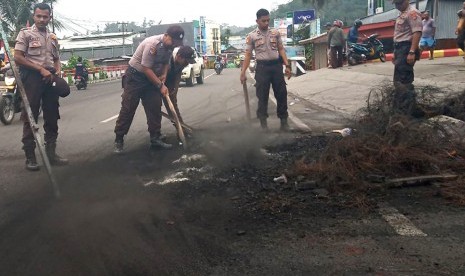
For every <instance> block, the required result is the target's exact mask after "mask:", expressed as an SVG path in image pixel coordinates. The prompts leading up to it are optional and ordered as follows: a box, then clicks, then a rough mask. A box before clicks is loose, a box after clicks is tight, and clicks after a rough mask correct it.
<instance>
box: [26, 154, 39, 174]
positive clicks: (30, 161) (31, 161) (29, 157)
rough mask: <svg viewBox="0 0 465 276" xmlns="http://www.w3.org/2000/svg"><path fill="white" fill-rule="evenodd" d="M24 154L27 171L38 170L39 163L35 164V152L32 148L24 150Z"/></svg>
mask: <svg viewBox="0 0 465 276" xmlns="http://www.w3.org/2000/svg"><path fill="white" fill-rule="evenodd" d="M24 153H25V154H26V170H28V171H38V170H40V167H39V165H38V164H37V159H36V154H35V151H34V149H32V150H31V149H28V150H24Z"/></svg>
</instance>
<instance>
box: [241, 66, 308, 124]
mask: <svg viewBox="0 0 465 276" xmlns="http://www.w3.org/2000/svg"><path fill="white" fill-rule="evenodd" d="M247 71H248V72H249V75H250V77H251V78H252V79H253V80H255V77H254V76H253V75H252V73H251V72H250V70H247ZM270 99H271V101H272V102H273V103H274V104H275V105H278V103H277V102H276V99H275V98H274V97H270ZM287 113H288V115H289V119H290V120H291V121H292V122H293V123H294V124H295V125H296V126H297V127H298V128H299V129H300V130H302V131H308V132H310V131H312V129H311V128H310V127H309V126H308V125H307V124H305V123H304V122H303V121H302V120H300V119H299V118H297V117H296V116H295V115H294V113H292V112H291V111H289V110H288V111H287Z"/></svg>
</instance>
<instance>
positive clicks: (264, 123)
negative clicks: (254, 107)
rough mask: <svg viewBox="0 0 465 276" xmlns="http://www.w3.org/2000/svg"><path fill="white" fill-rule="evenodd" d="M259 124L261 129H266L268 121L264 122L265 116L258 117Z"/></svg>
mask: <svg viewBox="0 0 465 276" xmlns="http://www.w3.org/2000/svg"><path fill="white" fill-rule="evenodd" d="M260 126H261V127H262V129H263V130H265V131H266V130H268V123H267V122H266V118H260Z"/></svg>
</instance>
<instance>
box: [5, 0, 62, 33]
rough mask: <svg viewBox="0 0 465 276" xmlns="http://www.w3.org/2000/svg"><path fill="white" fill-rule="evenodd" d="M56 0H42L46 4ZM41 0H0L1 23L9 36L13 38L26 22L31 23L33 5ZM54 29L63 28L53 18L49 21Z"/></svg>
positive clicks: (32, 21)
mask: <svg viewBox="0 0 465 276" xmlns="http://www.w3.org/2000/svg"><path fill="white" fill-rule="evenodd" d="M57 1H58V0H47V1H43V2H45V3H47V4H49V5H50V4H52V5H53V4H54V3H56V2H57ZM39 2H42V1H38V0H0V15H1V17H2V24H3V28H4V29H5V31H6V32H7V33H8V34H9V37H10V38H11V39H12V40H14V38H16V36H17V34H18V33H19V31H20V30H21V28H24V27H26V24H27V22H28V21H29V23H30V24H31V25H32V24H34V20H33V19H32V13H33V10H32V8H33V6H34V4H37V3H39ZM51 24H53V26H55V28H56V29H59V30H60V29H63V25H62V24H61V23H60V22H59V21H58V20H55V19H53V21H52V22H51Z"/></svg>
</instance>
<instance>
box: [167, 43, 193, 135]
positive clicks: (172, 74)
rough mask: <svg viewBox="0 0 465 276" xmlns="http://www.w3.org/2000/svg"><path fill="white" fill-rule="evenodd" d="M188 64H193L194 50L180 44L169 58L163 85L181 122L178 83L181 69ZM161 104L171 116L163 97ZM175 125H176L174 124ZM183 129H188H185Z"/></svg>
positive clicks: (172, 115)
mask: <svg viewBox="0 0 465 276" xmlns="http://www.w3.org/2000/svg"><path fill="white" fill-rule="evenodd" d="M188 64H195V52H194V49H192V47H190V46H181V47H180V48H179V49H178V51H177V52H176V53H173V56H172V57H171V60H170V68H169V70H168V74H167V75H166V81H165V85H166V87H167V88H168V91H169V97H170V100H171V103H172V104H173V107H174V110H175V112H176V114H177V115H178V119H179V121H180V122H181V123H183V122H184V120H183V119H182V116H181V112H180V111H179V107H178V89H179V83H180V82H181V76H182V70H183V69H184V68H185V67H186V66H187V65H188ZM163 104H164V105H165V107H166V110H167V111H168V115H170V116H171V117H172V118H173V117H174V114H172V113H171V109H170V108H169V104H168V101H167V100H166V98H163ZM175 127H176V125H175ZM185 131H187V132H188V131H189V130H186V129H185Z"/></svg>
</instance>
